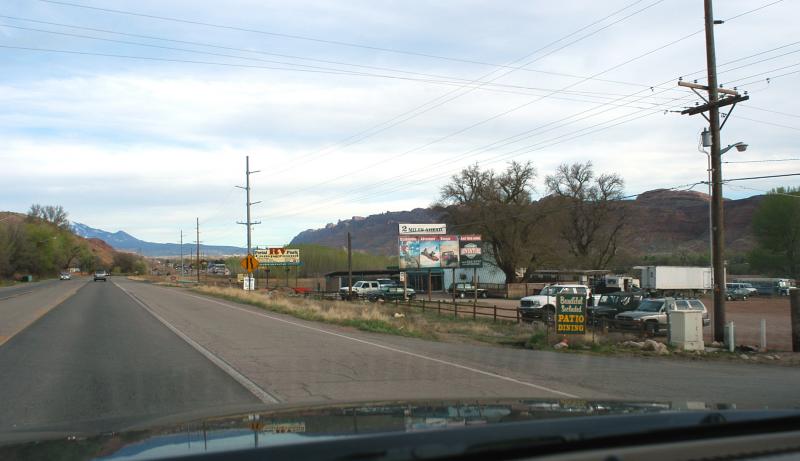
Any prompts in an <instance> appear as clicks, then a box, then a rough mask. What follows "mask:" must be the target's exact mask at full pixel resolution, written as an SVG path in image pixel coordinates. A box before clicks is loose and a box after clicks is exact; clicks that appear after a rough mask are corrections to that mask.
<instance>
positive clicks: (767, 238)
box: [750, 187, 800, 278]
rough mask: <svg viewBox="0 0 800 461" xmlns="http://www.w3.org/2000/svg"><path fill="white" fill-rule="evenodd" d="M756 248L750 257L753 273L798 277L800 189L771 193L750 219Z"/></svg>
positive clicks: (780, 188) (799, 269)
mask: <svg viewBox="0 0 800 461" xmlns="http://www.w3.org/2000/svg"><path fill="white" fill-rule="evenodd" d="M753 233H754V234H755V237H756V241H757V243H758V248H756V249H755V250H754V251H753V252H752V253H751V254H750V262H751V265H752V267H753V268H754V269H756V270H760V271H763V272H767V273H771V274H774V275H786V274H788V275H789V276H791V277H792V278H798V277H799V276H800V188H783V187H779V188H777V189H773V190H772V191H770V192H769V193H768V194H767V195H766V196H765V197H764V200H763V201H762V202H761V204H760V205H759V207H758V210H756V213H755V215H754V216H753Z"/></svg>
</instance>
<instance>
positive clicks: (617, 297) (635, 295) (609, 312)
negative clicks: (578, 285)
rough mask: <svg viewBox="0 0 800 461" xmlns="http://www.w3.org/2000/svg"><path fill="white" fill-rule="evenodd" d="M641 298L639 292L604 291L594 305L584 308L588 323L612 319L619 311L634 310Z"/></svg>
mask: <svg viewBox="0 0 800 461" xmlns="http://www.w3.org/2000/svg"><path fill="white" fill-rule="evenodd" d="M642 298H643V295H642V293H641V292H625V291H617V292H614V293H606V294H604V295H602V296H600V300H599V301H598V302H597V305H596V306H589V307H588V308H587V309H586V316H587V318H588V320H589V323H590V324H596V323H599V322H602V321H604V320H613V319H614V317H615V316H616V315H617V314H619V313H621V312H626V311H633V310H636V308H637V307H639V303H641V302H642Z"/></svg>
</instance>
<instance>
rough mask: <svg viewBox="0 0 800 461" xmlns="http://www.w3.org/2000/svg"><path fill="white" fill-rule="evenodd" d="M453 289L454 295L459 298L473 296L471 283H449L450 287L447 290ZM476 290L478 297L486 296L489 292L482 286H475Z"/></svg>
mask: <svg viewBox="0 0 800 461" xmlns="http://www.w3.org/2000/svg"><path fill="white" fill-rule="evenodd" d="M453 290H455V293H456V296H458V297H459V298H468V297H471V296H475V290H476V287H475V285H473V284H471V283H456V284H455V286H454V285H452V284H451V285H450V288H449V289H448V290H447V291H448V292H450V293H452V292H453ZM477 290H478V297H479V298H486V297H487V296H489V294H488V293H487V292H486V290H485V289H483V288H477Z"/></svg>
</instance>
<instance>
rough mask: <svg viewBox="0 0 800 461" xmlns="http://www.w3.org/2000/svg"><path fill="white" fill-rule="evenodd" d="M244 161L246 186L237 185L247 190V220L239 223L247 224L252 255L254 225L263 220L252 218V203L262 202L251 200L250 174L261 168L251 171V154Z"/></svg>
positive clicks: (248, 246) (248, 250)
mask: <svg viewBox="0 0 800 461" xmlns="http://www.w3.org/2000/svg"><path fill="white" fill-rule="evenodd" d="M244 162H245V163H244V175H245V186H244V187H242V186H236V187H238V188H239V189H244V190H245V192H246V193H247V194H246V199H245V205H246V208H247V222H237V224H244V225H245V226H247V255H248V256H250V255H251V254H253V250H252V238H251V233H252V230H253V226H254V225H255V224H261V221H257V222H253V221H251V220H250V205H255V204H256V203H261V201H260V200H259V201H258V202H251V201H250V175H251V174H253V173H258V172H259V171H260V170H257V171H250V156H249V155H248V156H246V157H245V160H244ZM247 277H248V278H252V277H253V273H252V272H248V273H247Z"/></svg>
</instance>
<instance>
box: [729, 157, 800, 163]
mask: <svg viewBox="0 0 800 461" xmlns="http://www.w3.org/2000/svg"><path fill="white" fill-rule="evenodd" d="M796 161H800V158H774V159H762V160H736V161H730V162H722V163H768V162H796Z"/></svg>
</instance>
